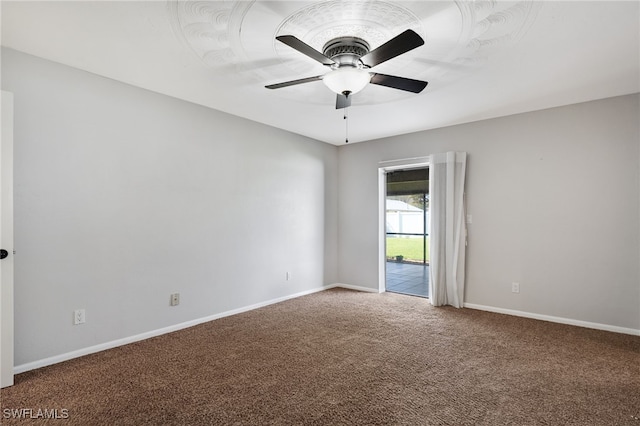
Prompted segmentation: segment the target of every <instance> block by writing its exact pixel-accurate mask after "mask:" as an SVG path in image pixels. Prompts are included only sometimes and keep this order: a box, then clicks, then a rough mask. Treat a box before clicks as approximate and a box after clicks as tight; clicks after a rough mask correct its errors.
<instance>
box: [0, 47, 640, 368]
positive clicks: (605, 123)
mask: <svg viewBox="0 0 640 426" xmlns="http://www.w3.org/2000/svg"><path fill="white" fill-rule="evenodd" d="M2 77H3V79H2V89H3V90H8V91H11V92H14V93H15V116H16V123H15V158H14V162H15V182H14V183H15V197H16V199H15V244H16V250H17V256H16V258H15V262H16V263H15V265H16V282H15V312H16V320H15V321H16V324H15V325H16V347H15V349H16V365H22V364H26V363H29V362H32V361H38V360H42V359H44V358H47V357H51V356H56V355H59V354H64V353H67V352H70V351H74V350H79V349H83V348H87V347H90V346H93V345H98V344H101V343H105V342H110V341H114V340H118V339H121V338H126V337H129V336H134V335H137V334H141V333H145V332H148V331H152V330H157V329H160V328H163V327H167V326H172V325H176V324H180V323H182V322H185V321H190V320H193V319H198V318H202V317H206V316H209V315H215V314H217V313H222V312H226V311H229V310H233V309H237V308H242V307H246V306H249V305H252V304H256V303H262V302H265V301H269V300H273V299H276V298H279V297H286V296H290V295H293V294H296V293H299V292H304V291H309V290H313V289H317V288H320V287H322V286H326V285H328V284H331V283H335V282H341V283H345V284H350V285H355V286H361V287H367V288H372V289H375V288H377V285H378V264H377V262H378V258H377V250H378V248H377V241H378V235H377V232H378V216H377V214H378V212H377V206H378V200H377V197H378V188H377V184H378V162H379V161H382V160H394V159H402V158H409V157H420V156H425V155H429V154H431V153H434V152H443V151H448V150H463V151H467V152H468V153H469V164H468V170H467V193H468V197H467V200H468V210H469V211H468V213H469V214H472V215H473V223H472V224H470V225H469V244H470V245H469V251H468V256H467V262H468V264H467V266H468V269H467V291H466V300H467V302H471V303H476V304H481V305H486V306H493V307H501V308H508V309H515V310H521V311H525V312H531V313H538V314H544V315H553V316H559V317H565V318H572V319H577V320H583V321H591V322H596V323H602V324H608V325H613V326H620V327H629V328H635V329H639V328H640V312H639V309H640V308H639V305H640V289H639V287H640V284H639V282H640V277H639V275H640V270H639V259H640V248H639V239H640V208H639V204H640V149H639V144H640V134H639V129H638V115H639V113H640V108H639V95H632V96H625V97H619V98H613V99H606V100H602V101H596V102H591V103H587V104H580V105H573V106H569V107H564V108H557V109H553V110H545V111H540V112H535V113H530V114H522V115H517V116H511V117H506V118H500V119H495V120H488V121H483V122H477V123H472V124H467V125H460V126H455V127H450V128H444V129H438V130H432V131H427V132H421V133H415V134H410V135H404V136H399V137H394V138H389V139H384V140H376V141H371V142H366V143H360V144H354V145H347V146H343V147H340V148H336V147H334V146H331V145H327V144H324V143H321V142H317V141H313V140H310V139H307V138H304V137H301V136H298V135H294V134H291V133H287V132H284V131H281V130H278V129H274V128H271V127H267V126H264V125H261V124H258V123H254V122H251V121H247V120H244V119H241V118H238V117H234V116H231V115H227V114H224V113H220V112H217V111H213V110H210V109H207V108H204V107H200V106H197V105H193V104H190V103H187V102H183V101H180V100H176V99H172V98H169V97H166V96H163V95H158V94H154V93H151V92H148V91H145V90H142V89H139V88H135V87H131V86H127V85H124V84H121V83H118V82H115V81H111V80H108V79H105V78H101V77H98V76H95V75H91V74H88V73H85V72H82V71H79V70H76V69H73V68H69V67H66V66H62V65H59V64H55V63H52V62H48V61H45V60H42V59H38V58H35V57H32V56H28V55H24V54H22V53H18V52H15V51H12V50H3V51H2ZM286 272H290V273H291V279H290V280H288V281H287V280H286ZM511 281H518V282H520V286H521V292H520V294H518V295H515V294H512V293H511V292H510V288H511ZM173 292H180V293H181V304H180V306H178V307H174V308H172V307H169V294H170V293H173ZM77 308H85V309H86V310H87V323H86V324H84V325H82V326H73V325H72V312H73V310H74V309H77Z"/></svg>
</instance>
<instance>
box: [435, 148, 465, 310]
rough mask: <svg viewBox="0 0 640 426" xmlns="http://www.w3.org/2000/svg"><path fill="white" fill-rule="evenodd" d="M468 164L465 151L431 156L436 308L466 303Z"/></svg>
mask: <svg viewBox="0 0 640 426" xmlns="http://www.w3.org/2000/svg"><path fill="white" fill-rule="evenodd" d="M466 164H467V153H466V152H447V153H442V154H434V155H432V156H431V170H430V176H429V194H430V206H429V208H430V212H431V238H430V243H429V248H430V251H431V262H430V267H429V294H430V300H431V304H433V305H434V306H441V305H452V306H455V307H456V308H461V307H462V306H463V304H464V278H465V246H466V244H465V243H466V235H467V228H466V222H465V220H464V180H465V172H466Z"/></svg>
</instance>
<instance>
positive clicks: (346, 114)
mask: <svg viewBox="0 0 640 426" xmlns="http://www.w3.org/2000/svg"><path fill="white" fill-rule="evenodd" d="M343 119H344V120H345V122H344V143H349V107H346V108H345V109H344V117H343Z"/></svg>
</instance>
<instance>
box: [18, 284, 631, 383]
mask: <svg viewBox="0 0 640 426" xmlns="http://www.w3.org/2000/svg"><path fill="white" fill-rule="evenodd" d="M336 287H339V288H346V289H349V290H356V291H362V292H367V293H379V291H378V290H377V289H373V288H370V287H361V286H356V285H351V284H342V283H335V284H330V285H327V286H323V287H317V288H314V289H311V290H306V291H302V292H299V293H295V294H291V295H288V296H283V297H279V298H276V299H271V300H267V301H265V302H260V303H256V304H253V305H248V306H244V307H242V308H238V309H232V310H230V311H225V312H221V313H219V314H214V315H209V316H206V317H203V318H198V319H195V320H191V321H186V322H182V323H179V324H175V325H171V326H168V327H164V328H160V329H156V330H151V331H148V332H146V333H141V334H136V335H135V336H129V337H125V338H122V339H117V340H112V341H110V342H105V343H101V344H99V345H95V346H89V347H87V348H82V349H78V350H75V351H71V352H67V353H64V354H60V355H55V356H52V357H49V358H44V359H41V360H37V361H33V362H28V363H26V364H21V365H17V366H15V367H14V369H13V371H14V374H20V373H24V372H26V371H30V370H35V369H36V368H41V367H46V366H48V365H53V364H57V363H59V362H63V361H68V360H70V359H74V358H78V357H81V356H84V355H89V354H92V353H96V352H101V351H104V350H107V349H112V348H116V347H118V346H123V345H127V344H129V343H134V342H138V341H141V340H145V339H149V338H151V337H156V336H160V335H162V334H167V333H172V332H174V331H178V330H182V329H184V328H188V327H193V326H195V325H198V324H202V323H205V322H209V321H213V320H216V319H219V318H224V317H228V316H231V315H236V314H240V313H242V312H247V311H251V310H254V309H258V308H262V307H264V306H268V305H273V304H275V303H280V302H284V301H285V300H289V299H295V298H297V297H301V296H306V295H309V294H313V293H317V292H319V291H324V290H329V289H331V288H336ZM464 307H465V308H470V309H478V310H482V311H488V312H495V313H499V314H507V315H515V316H519V317H525V318H533V319H538V320H543V321H551V322H557V323H561V324H569V325H577V326H580V327H587V328H594V329H597V330H606V331H613V332H615V333H623V334H631V335H636V336H640V330H636V329H633V328H624V327H617V326H612V325H607V324H599V323H592V322H587V321H579V320H573V319H568V318H562V317H554V316H549V315H541V314H533V313H530V312H523V311H516V310H512V309H504V308H496V307H493V306H483V305H477V304H474V303H465V304H464Z"/></svg>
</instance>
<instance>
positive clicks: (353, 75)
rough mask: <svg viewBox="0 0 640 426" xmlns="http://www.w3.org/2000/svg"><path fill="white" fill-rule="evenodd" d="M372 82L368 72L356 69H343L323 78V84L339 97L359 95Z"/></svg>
mask: <svg viewBox="0 0 640 426" xmlns="http://www.w3.org/2000/svg"><path fill="white" fill-rule="evenodd" d="M370 81H371V74H369V73H368V72H367V71H366V70H363V69H361V68H355V67H353V68H352V67H343V68H338V69H336V70H334V71H331V72H329V73H327V74H325V75H324V77H322V82H323V83H324V84H325V86H327V87H328V88H329V90H331V91H332V92H334V93H337V94H339V95H341V94H345V92H346V93H348V94H349V95H352V94H354V93H358V92H359V91H361V90H362V89H364V88H365V87H366V85H367V84H369V82H370Z"/></svg>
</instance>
